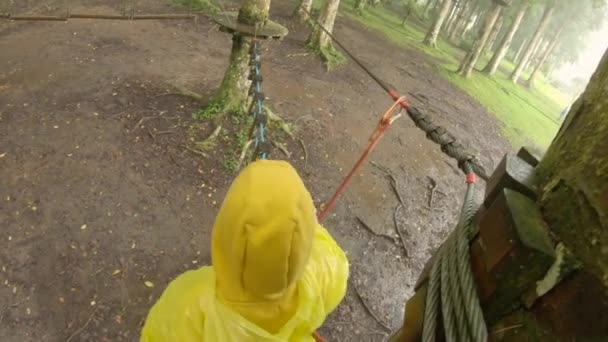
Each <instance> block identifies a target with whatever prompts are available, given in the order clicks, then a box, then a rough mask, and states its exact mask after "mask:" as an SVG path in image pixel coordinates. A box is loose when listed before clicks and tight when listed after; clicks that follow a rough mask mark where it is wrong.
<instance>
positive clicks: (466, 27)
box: [459, 2, 479, 39]
mask: <svg viewBox="0 0 608 342" xmlns="http://www.w3.org/2000/svg"><path fill="white" fill-rule="evenodd" d="M478 10H479V3H477V2H475V5H474V6H472V8H471V11H470V12H469V15H468V17H467V20H466V21H465V23H464V25H463V27H462V31H461V32H460V34H459V37H460V39H462V38H464V36H465V35H466V34H467V32H468V31H469V26H470V25H471V21H473V17H474V16H475V14H477V12H478ZM478 17H479V16H478ZM475 20H477V19H475ZM473 26H474V25H473Z"/></svg>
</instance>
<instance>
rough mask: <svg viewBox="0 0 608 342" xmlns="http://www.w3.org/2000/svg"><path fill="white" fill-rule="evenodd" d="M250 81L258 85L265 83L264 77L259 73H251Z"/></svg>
mask: <svg viewBox="0 0 608 342" xmlns="http://www.w3.org/2000/svg"><path fill="white" fill-rule="evenodd" d="M249 80H250V81H253V82H257V83H262V81H264V77H262V75H260V74H258V73H257V72H252V73H249Z"/></svg>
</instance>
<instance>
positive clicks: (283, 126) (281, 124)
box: [264, 106, 294, 138]
mask: <svg viewBox="0 0 608 342" xmlns="http://www.w3.org/2000/svg"><path fill="white" fill-rule="evenodd" d="M264 111H265V112H266V116H267V117H268V123H269V125H270V124H273V125H275V126H276V127H278V128H279V129H280V130H281V131H283V132H285V133H286V134H287V135H289V136H290V137H291V138H293V137H294V129H293V127H292V125H291V124H288V123H287V122H285V120H283V118H281V117H280V116H279V115H277V114H276V113H274V112H273V111H272V110H270V108H268V107H267V106H264Z"/></svg>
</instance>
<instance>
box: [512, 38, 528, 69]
mask: <svg viewBox="0 0 608 342" xmlns="http://www.w3.org/2000/svg"><path fill="white" fill-rule="evenodd" d="M528 43H529V42H528V39H524V40H523V41H522V42H521V44H520V45H519V49H517V52H516V53H515V56H514V57H513V60H512V62H513V64H517V63H519V61H520V60H521V54H522V53H523V52H524V49H525V48H526V46H528Z"/></svg>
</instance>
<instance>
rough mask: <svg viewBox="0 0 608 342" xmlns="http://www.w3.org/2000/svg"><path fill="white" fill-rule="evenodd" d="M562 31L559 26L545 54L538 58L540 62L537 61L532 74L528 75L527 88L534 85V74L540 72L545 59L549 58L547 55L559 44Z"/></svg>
mask: <svg viewBox="0 0 608 342" xmlns="http://www.w3.org/2000/svg"><path fill="white" fill-rule="evenodd" d="M563 30H564V26H561V27H560V28H559V29H558V30H557V32H556V33H555V36H554V37H553V40H552V41H551V43H549V46H548V47H547V49H546V50H545V52H544V53H543V55H542V56H541V57H540V60H539V61H538V63H537V64H536V66H535V67H534V70H533V71H532V73H531V74H530V78H528V85H529V86H533V85H534V79H535V78H536V74H537V73H538V71H539V70H540V68H542V66H543V64H545V61H547V57H549V55H550V54H551V53H552V52H553V51H554V50H555V48H556V47H557V45H558V43H559V38H560V36H561V35H562V31H563Z"/></svg>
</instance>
